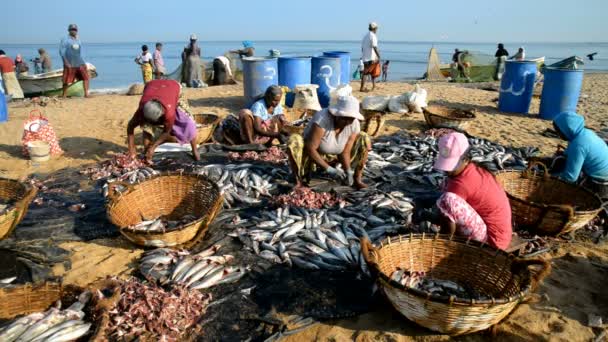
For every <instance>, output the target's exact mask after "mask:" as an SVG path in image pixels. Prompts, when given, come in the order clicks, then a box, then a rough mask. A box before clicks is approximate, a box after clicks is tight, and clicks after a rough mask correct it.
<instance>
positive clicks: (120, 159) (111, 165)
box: [80, 153, 147, 180]
mask: <svg viewBox="0 0 608 342" xmlns="http://www.w3.org/2000/svg"><path fill="white" fill-rule="evenodd" d="M146 166H147V165H146V163H145V162H144V161H143V160H142V159H139V158H131V156H129V155H128V154H127V153H118V154H116V155H114V156H113V157H112V159H108V160H106V161H103V162H102V163H100V164H98V165H96V166H93V167H89V168H86V169H84V170H81V171H80V174H83V175H88V176H89V177H90V178H91V179H92V180H98V179H104V178H112V177H115V178H120V177H122V176H123V175H124V174H125V173H127V172H130V171H135V170H137V169H140V168H144V167H146ZM122 180H124V179H122Z"/></svg>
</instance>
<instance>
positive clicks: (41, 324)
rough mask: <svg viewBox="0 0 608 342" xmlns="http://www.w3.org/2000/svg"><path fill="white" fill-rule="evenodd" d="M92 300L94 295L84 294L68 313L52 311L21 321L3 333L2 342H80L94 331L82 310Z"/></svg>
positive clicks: (56, 309)
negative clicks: (79, 341) (84, 319)
mask: <svg viewBox="0 0 608 342" xmlns="http://www.w3.org/2000/svg"><path fill="white" fill-rule="evenodd" d="M90 299H91V293H90V292H83V293H82V294H81V295H80V296H79V298H78V301H77V302H75V303H74V304H72V305H71V306H70V307H68V308H67V309H65V310H60V309H58V308H56V307H53V308H50V309H49V310H47V311H46V312H36V313H33V314H30V315H27V316H24V317H21V318H18V319H16V320H14V321H12V322H11V323H9V324H8V325H7V326H6V327H4V328H3V329H1V330H0V341H3V342H12V341H23V342H26V341H32V342H33V341H40V342H43V341H49V342H50V341H53V342H60V341H74V340H77V339H79V338H80V337H82V336H84V335H86V334H87V333H88V332H89V330H90V329H91V323H86V322H84V321H83V320H82V319H83V318H84V315H85V314H84V312H83V311H82V310H83V308H84V306H85V305H86V304H87V303H88V302H89V300H90ZM59 305H60V304H59Z"/></svg>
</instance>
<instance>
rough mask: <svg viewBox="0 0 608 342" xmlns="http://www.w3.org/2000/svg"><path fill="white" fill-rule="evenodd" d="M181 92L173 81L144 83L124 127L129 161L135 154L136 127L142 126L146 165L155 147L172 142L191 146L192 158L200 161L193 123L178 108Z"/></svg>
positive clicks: (194, 124)
mask: <svg viewBox="0 0 608 342" xmlns="http://www.w3.org/2000/svg"><path fill="white" fill-rule="evenodd" d="M180 91H181V86H180V85H179V83H177V82H176V81H173V80H152V81H149V82H148V83H147V84H146V87H145V88H144V93H143V95H142V97H141V100H140V101H139V107H138V108H137V111H136V112H135V114H134V115H133V117H132V118H131V120H130V121H129V125H128V127H127V136H128V143H129V155H130V156H131V157H132V158H134V157H135V155H136V150H135V127H137V126H141V127H142V129H143V131H144V132H143V143H144V150H145V154H146V160H147V161H148V162H150V161H151V160H152V156H153V155H154V150H156V148H157V147H158V146H160V145H161V144H162V143H164V142H169V141H174V140H177V142H179V143H180V144H185V143H190V146H192V154H193V156H194V159H195V160H199V159H200V156H199V154H198V150H197V145H196V134H197V132H196V123H195V122H194V121H193V120H192V118H191V117H190V116H188V114H187V113H186V112H185V111H183V110H182V109H180V108H179V106H178V104H179V95H180Z"/></svg>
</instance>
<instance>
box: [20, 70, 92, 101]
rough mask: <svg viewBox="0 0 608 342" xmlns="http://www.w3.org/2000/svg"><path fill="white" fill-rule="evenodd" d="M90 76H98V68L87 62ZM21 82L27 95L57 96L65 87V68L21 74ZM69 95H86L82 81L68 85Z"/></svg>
mask: <svg viewBox="0 0 608 342" xmlns="http://www.w3.org/2000/svg"><path fill="white" fill-rule="evenodd" d="M87 69H88V71H89V77H90V78H95V77H97V69H95V66H94V65H93V64H89V63H87ZM18 79H19V84H20V85H21V89H23V94H24V95H25V96H27V97H33V96H41V95H43V96H55V95H61V93H62V88H63V69H57V70H53V71H50V72H46V73H43V74H37V75H21V76H19V78H18ZM67 95H68V96H84V87H83V84H82V82H80V81H79V82H75V83H72V84H71V85H70V86H69V87H68V94H67Z"/></svg>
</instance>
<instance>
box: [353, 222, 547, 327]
mask: <svg viewBox="0 0 608 342" xmlns="http://www.w3.org/2000/svg"><path fill="white" fill-rule="evenodd" d="M361 249H362V252H363V255H364V257H365V260H366V261H367V262H368V264H369V265H370V270H371V271H372V273H373V274H375V275H376V276H377V278H378V282H379V284H380V286H381V287H382V288H383V289H384V293H385V294H386V296H387V297H388V299H389V301H390V302H391V303H392V304H393V306H394V307H395V308H396V309H397V310H398V311H399V312H401V313H402V314H403V315H404V316H405V317H407V318H408V319H409V320H411V321H414V322H416V323H418V324H420V325H422V326H424V327H426V328H429V329H431V330H434V331H438V332H441V333H444V334H450V335H461V334H468V333H473V332H476V331H480V330H485V329H487V328H489V327H491V326H492V325H494V324H496V323H498V322H500V321H501V320H502V319H503V318H505V317H506V316H507V315H508V314H509V313H510V312H511V311H512V310H513V309H514V308H515V307H516V306H517V304H519V303H520V302H522V301H524V300H526V299H527V298H528V296H529V295H530V294H531V293H532V291H534V289H535V288H536V285H537V284H538V283H539V282H540V281H541V280H542V279H543V278H544V277H545V276H546V275H547V274H548V273H549V272H550V269H551V268H550V264H549V263H548V262H546V261H543V260H520V259H515V258H514V257H513V256H512V255H510V254H507V253H506V252H504V251H499V250H496V249H494V248H491V247H489V246H487V245H484V244H482V243H479V242H475V241H470V240H466V239H462V238H457V237H453V236H452V237H450V236H448V235H434V236H425V235H424V234H411V235H409V236H405V235H401V236H396V237H392V238H391V237H389V238H388V239H386V240H384V241H383V242H382V243H381V245H380V247H379V248H377V249H376V248H374V247H373V246H372V245H371V243H370V242H369V240H363V241H362V244H361ZM532 265H539V266H541V270H540V271H538V272H532V271H531V270H530V269H529V268H528V266H532ZM397 268H401V269H405V270H409V271H418V272H421V271H422V272H426V274H427V275H429V277H432V278H435V279H442V280H451V281H454V282H456V283H458V284H461V285H464V284H467V285H468V286H470V287H471V288H472V289H473V290H475V291H476V292H478V293H480V294H482V295H485V296H488V297H490V298H491V299H490V300H480V301H475V300H472V299H470V298H457V297H446V296H439V295H435V294H430V293H427V292H425V291H420V290H417V289H414V288H409V287H404V286H403V285H401V284H399V283H397V282H395V281H392V280H391V279H390V277H391V275H392V273H393V272H394V271H395V270H397Z"/></svg>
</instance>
